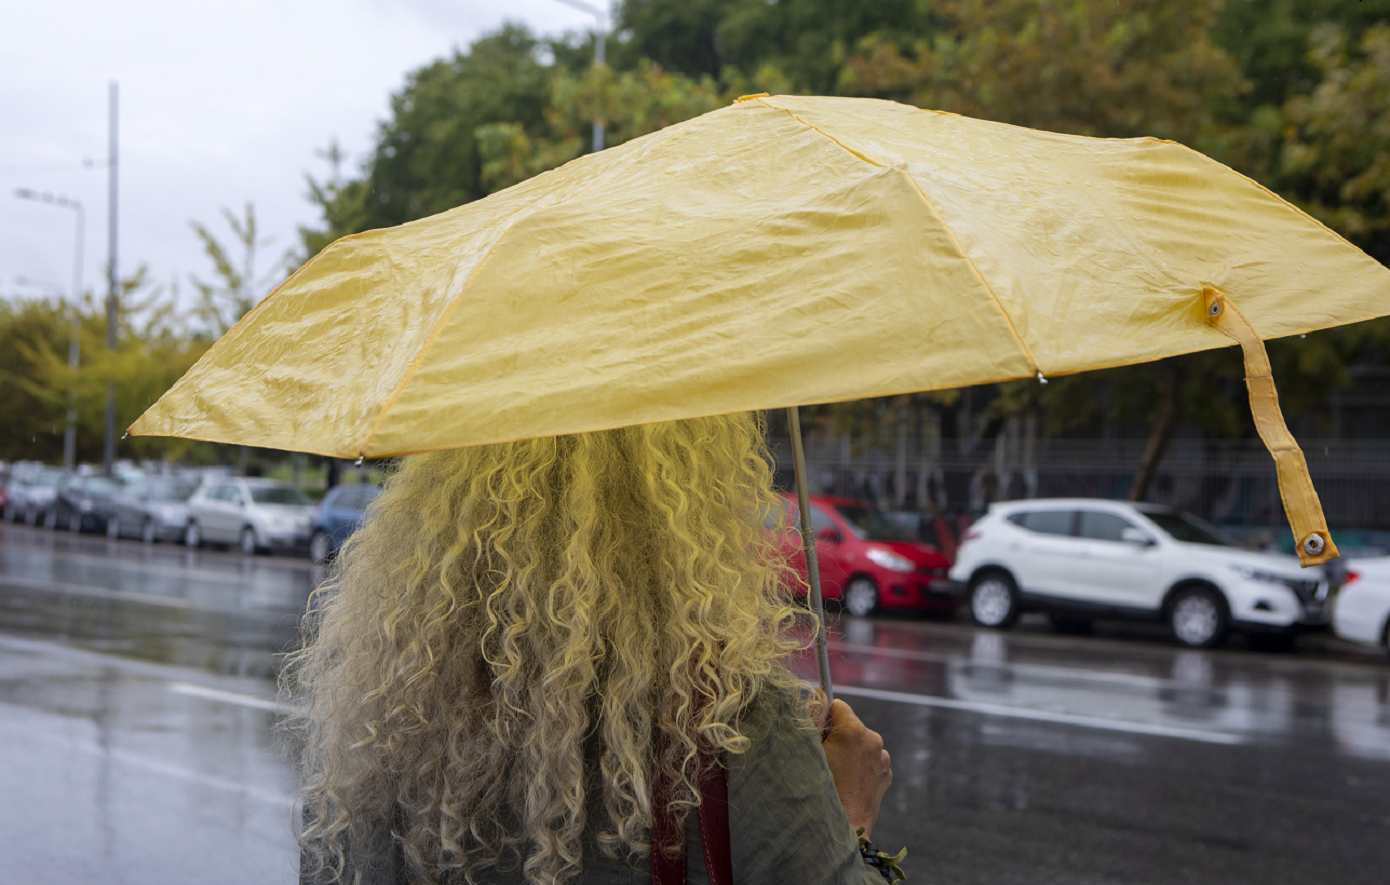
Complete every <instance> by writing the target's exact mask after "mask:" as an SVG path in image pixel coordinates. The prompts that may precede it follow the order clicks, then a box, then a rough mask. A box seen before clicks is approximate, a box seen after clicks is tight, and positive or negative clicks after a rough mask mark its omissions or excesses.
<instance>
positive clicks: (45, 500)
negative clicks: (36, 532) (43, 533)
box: [5, 467, 71, 525]
mask: <svg viewBox="0 0 1390 885" xmlns="http://www.w3.org/2000/svg"><path fill="white" fill-rule="evenodd" d="M70 475H71V474H70V472H69V471H67V470H64V469H63V468H61V467H40V468H38V469H37V470H28V471H25V472H22V473H21V472H19V471H16V472H15V474H14V478H13V479H12V481H11V482H10V484H9V486H8V491H7V494H6V499H7V500H6V502H5V518H6V519H7V520H9V521H10V522H19V521H21V520H23V521H24V524H25V525H40V524H42V523H43V521H44V518H45V517H47V516H48V509H49V508H50V507H51V506H52V505H53V499H54V497H55V496H56V495H57V494H58V486H59V485H61V484H62V482H63V480H65V479H67V478H68V476H70Z"/></svg>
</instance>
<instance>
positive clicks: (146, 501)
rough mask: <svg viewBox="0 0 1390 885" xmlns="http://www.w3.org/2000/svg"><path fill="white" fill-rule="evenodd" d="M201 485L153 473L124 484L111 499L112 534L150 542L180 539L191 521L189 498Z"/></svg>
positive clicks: (109, 529) (109, 522)
mask: <svg viewBox="0 0 1390 885" xmlns="http://www.w3.org/2000/svg"><path fill="white" fill-rule="evenodd" d="M195 489H197V486H196V485H194V484H192V483H188V482H184V481H183V480H181V479H178V478H175V477H167V476H153V477H148V478H145V479H139V480H136V481H135V482H132V483H129V484H127V485H125V486H124V487H122V488H121V490H120V492H118V493H117V494H116V497H115V498H113V499H112V501H111V517H110V519H108V520H107V522H106V536H107V537H108V538H113V539H114V538H124V537H137V538H140V539H141V540H143V541H144V542H145V543H146V544H153V543H154V542H155V541H159V540H180V539H182V538H183V531H184V528H185V527H186V526H187V525H188V505H187V501H188V498H189V497H190V496H191V495H192V494H193V492H194V490H195Z"/></svg>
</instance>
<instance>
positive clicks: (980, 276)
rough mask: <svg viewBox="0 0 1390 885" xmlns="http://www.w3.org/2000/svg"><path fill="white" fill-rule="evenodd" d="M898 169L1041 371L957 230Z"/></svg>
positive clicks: (1011, 332)
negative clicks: (957, 234) (958, 236)
mask: <svg viewBox="0 0 1390 885" xmlns="http://www.w3.org/2000/svg"><path fill="white" fill-rule="evenodd" d="M897 171H898V172H900V173H901V174H902V176H903V178H906V179H907V180H908V182H909V183H910V184H911V185H912V189H913V190H915V191H917V196H919V197H921V198H922V203H923V204H924V205H925V206H926V207H927V209H929V210H930V211H931V214H932V215H933V216H935V217H936V220H937V222H939V223H940V224H941V229H942V230H944V231H945V232H946V236H948V237H950V238H951V243H952V245H954V246H955V247H956V252H958V253H959V254H960V257H961V258H962V259H964V260H965V263H966V264H967V265H969V266H970V272H971V273H973V274H974V275H975V279H977V280H979V281H980V285H981V286H984V287H985V291H986V292H988V293H989V299H990V301H992V302H994V306H995V307H996V308H998V310H999V313H1000V314H1001V315H1003V317H1004V322H1006V323H1008V324H1009V334H1010V335H1013V336H1014V341H1015V342H1016V343H1017V344H1018V349H1019V350H1021V351H1023V358H1024V359H1026V360H1028V365H1029V366H1031V367H1032V368H1033V371H1034V372H1039V373H1041V372H1042V368H1041V367H1039V366H1038V361H1037V360H1035V359H1033V354H1032V352H1031V351H1030V350H1029V349H1028V345H1027V344H1025V343H1024V341H1023V336H1021V335H1019V334H1018V329H1017V327H1015V326H1014V318H1013V317H1012V316H1010V315H1009V312H1008V311H1007V310H1005V309H1004V304H1003V302H1001V301H1000V300H999V296H998V295H996V294H994V287H993V286H991V285H990V284H989V281H988V280H986V279H985V275H984V274H982V273H980V269H979V268H978V267H976V266H975V262H974V260H972V259H971V257H970V255H969V253H967V252H966V251H965V247H964V246H962V245H961V244H960V240H959V239H958V238H957V237H956V232H955V231H953V230H951V226H950V225H949V224H947V223H946V219H945V218H944V217H942V215H941V213H940V212H938V211H937V209H936V206H935V205H933V204H932V201H931V199H930V198H928V197H927V194H926V192H925V191H923V190H922V186H921V185H920V184H918V182H917V179H915V178H913V177H912V176H911V175H909V174H908V173H907V170H906V169H903V168H898V169H897Z"/></svg>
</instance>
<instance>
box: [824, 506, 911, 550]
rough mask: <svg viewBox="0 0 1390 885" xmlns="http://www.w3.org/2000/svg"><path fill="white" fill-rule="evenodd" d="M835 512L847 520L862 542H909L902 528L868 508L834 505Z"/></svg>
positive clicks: (909, 538)
mask: <svg viewBox="0 0 1390 885" xmlns="http://www.w3.org/2000/svg"><path fill="white" fill-rule="evenodd" d="M835 511H836V512H837V513H839V514H840V515H841V516H843V517H844V518H845V519H847V520H849V524H850V528H851V529H853V531H854V534H855V537H857V538H859V539H860V540H864V541H911V540H912V538H911V537H909V536H908V534H907V532H906V531H904V530H903V527H902V526H900V525H898V524H897V523H896V522H894V521H893V520H891V519H889V518H888V517H887V516H885V515H884V514H882V513H880V512H879V511H877V510H874V509H872V508H869V507H856V506H854V505H852V504H836V505H835Z"/></svg>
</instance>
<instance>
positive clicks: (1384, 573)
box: [1332, 556, 1390, 649]
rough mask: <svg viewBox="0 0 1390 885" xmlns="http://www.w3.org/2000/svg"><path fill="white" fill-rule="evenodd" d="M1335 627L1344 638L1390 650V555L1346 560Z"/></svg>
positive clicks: (1335, 605)
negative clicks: (1347, 561)
mask: <svg viewBox="0 0 1390 885" xmlns="http://www.w3.org/2000/svg"><path fill="white" fill-rule="evenodd" d="M1332 629H1333V631H1334V632H1335V633H1336V634H1337V635H1338V636H1340V637H1342V638H1343V639H1349V640H1351V641H1352V642H1363V643H1365V644H1367V645H1378V646H1380V647H1381V648H1386V649H1390V556H1378V557H1376V558H1374V559H1357V560H1352V561H1351V562H1349V563H1347V565H1346V578H1345V579H1344V582H1343V584H1342V589H1341V590H1339V591H1338V593H1337V601H1336V602H1335V603H1334V604H1333V607H1332Z"/></svg>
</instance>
